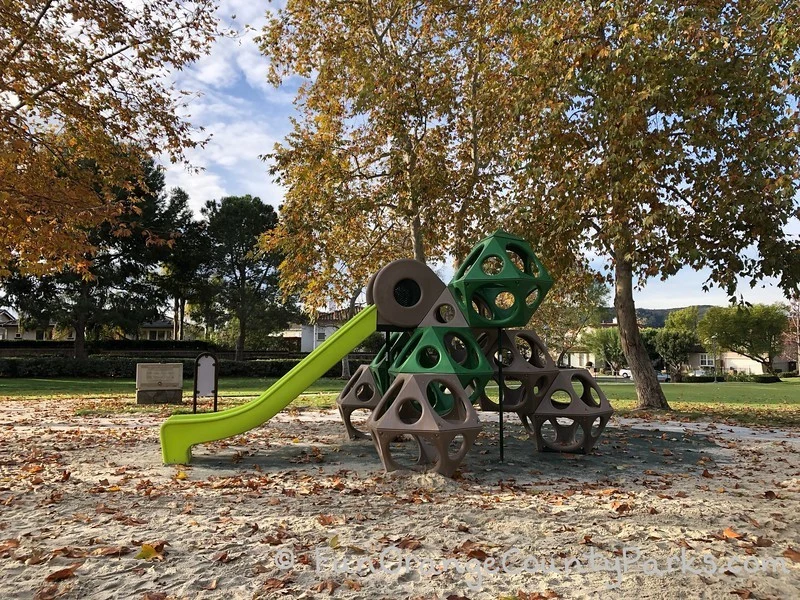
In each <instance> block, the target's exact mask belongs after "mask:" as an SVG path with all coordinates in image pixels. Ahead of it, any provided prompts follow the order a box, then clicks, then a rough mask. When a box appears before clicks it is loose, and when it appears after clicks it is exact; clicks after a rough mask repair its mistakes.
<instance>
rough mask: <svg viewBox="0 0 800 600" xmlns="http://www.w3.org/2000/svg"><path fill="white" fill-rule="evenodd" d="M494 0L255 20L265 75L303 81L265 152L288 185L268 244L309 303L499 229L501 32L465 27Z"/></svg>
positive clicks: (314, 8) (485, 14)
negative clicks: (275, 142) (290, 117)
mask: <svg viewBox="0 0 800 600" xmlns="http://www.w3.org/2000/svg"><path fill="white" fill-rule="evenodd" d="M502 6H503V4H502V3H496V2H488V1H485V0H482V1H480V2H474V3H467V4H463V5H462V6H455V5H452V4H451V3H440V2H431V3H420V2H412V1H410V0H397V1H386V2H374V1H372V0H355V1H353V2H339V3H319V2H315V1H313V0H300V1H297V2H292V3H289V4H288V5H287V6H286V7H285V8H283V9H281V10H279V11H277V13H276V14H275V15H274V16H273V17H272V18H271V20H270V22H269V23H268V25H267V26H266V27H265V29H264V33H263V35H262V36H261V38H260V43H261V49H262V51H263V52H264V54H265V55H266V56H267V57H268V58H269V61H270V79H271V81H272V82H273V83H276V84H278V83H280V82H281V81H282V79H283V78H285V77H287V76H292V75H300V76H301V77H305V78H308V81H307V83H306V84H305V85H303V86H302V87H301V88H300V92H299V94H298V98H297V104H298V106H299V108H300V117H299V118H298V119H297V120H296V121H295V122H294V130H293V131H292V133H291V134H290V135H289V136H288V137H287V138H286V140H285V141H284V142H283V143H282V144H280V145H279V146H277V147H276V149H275V152H274V153H273V154H272V155H271V156H270V157H271V158H272V159H273V160H274V161H275V167H274V169H273V173H274V174H276V175H277V176H278V178H279V181H280V182H281V183H282V184H283V185H284V186H285V187H286V188H287V195H286V203H285V205H284V206H283V207H282V209H281V221H282V222H281V225H280V227H279V228H277V229H276V236H275V239H273V240H272V243H273V244H276V243H277V244H280V247H282V248H283V249H284V250H287V252H286V259H285V262H284V264H283V265H282V272H283V273H284V274H285V278H284V282H285V285H286V286H288V289H291V290H293V291H298V292H299V293H300V294H301V298H302V300H303V302H304V304H305V305H306V306H308V307H310V308H311V310H313V309H316V308H317V307H319V306H324V305H325V304H326V302H327V301H328V300H329V299H332V300H334V301H335V302H337V303H339V304H343V303H345V302H347V301H348V300H349V299H350V297H351V295H352V293H353V289H354V288H355V287H357V286H359V285H360V286H363V285H364V284H365V283H366V282H367V280H368V278H369V276H370V275H371V274H372V273H374V272H375V271H376V270H377V269H379V268H380V267H382V266H383V265H384V264H386V263H387V262H389V261H390V260H393V259H396V258H402V257H413V258H416V259H417V260H421V261H426V260H428V261H436V260H442V259H444V257H445V256H446V255H447V253H448V252H449V253H450V255H452V256H454V257H456V260H459V258H460V257H462V256H464V255H465V253H466V251H467V250H468V249H469V247H470V246H471V245H472V243H473V242H474V241H476V240H477V239H479V238H480V237H482V236H483V235H485V234H487V233H489V232H491V231H494V229H496V223H494V222H492V221H493V220H492V219H491V218H490V217H491V204H492V202H493V199H495V198H497V197H499V195H500V194H502V193H503V185H504V183H503V182H504V181H505V180H506V179H507V175H508V174H507V172H505V171H504V168H503V166H502V165H503V162H504V159H503V156H504V153H505V152H506V143H505V131H506V129H507V128H508V127H509V126H512V125H513V124H512V122H511V121H510V120H507V119H504V118H503V116H504V115H508V114H511V112H512V104H513V102H512V100H513V99H512V98H511V97H510V96H508V95H507V94H504V93H503V92H504V90H505V89H506V87H507V86H506V84H507V80H508V70H509V69H510V68H511V65H510V64H509V63H508V61H505V60H503V56H502V55H501V54H499V53H498V50H499V49H500V48H502V46H503V40H502V39H499V38H498V37H495V38H493V39H491V40H490V39H489V38H488V37H487V36H486V35H484V34H478V32H477V31H472V30H473V29H474V28H476V27H477V28H478V29H481V30H482V29H483V28H484V25H485V23H484V22H483V21H486V20H492V21H495V20H498V21H499V20H502V17H503V15H502V14H501V13H497V12H496V11H495V12H492V10H491V9H497V8H499V7H502ZM501 106H503V110H501ZM320 224H324V225H322V226H320ZM529 237H530V236H529ZM532 241H535V240H532ZM268 247H275V246H268ZM289 249H291V252H289V251H288V250H289Z"/></svg>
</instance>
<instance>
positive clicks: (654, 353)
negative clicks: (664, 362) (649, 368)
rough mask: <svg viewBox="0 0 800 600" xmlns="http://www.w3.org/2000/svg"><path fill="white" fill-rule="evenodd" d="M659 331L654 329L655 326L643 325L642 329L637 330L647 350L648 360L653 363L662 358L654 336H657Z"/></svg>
mask: <svg viewBox="0 0 800 600" xmlns="http://www.w3.org/2000/svg"><path fill="white" fill-rule="evenodd" d="M659 331H660V330H659V329H656V328H655V327H645V328H644V329H640V330H639V333H640V334H641V336H642V343H643V344H644V347H645V349H646V350H647V356H648V357H649V358H650V362H652V363H653V364H654V365H655V363H657V362H658V361H659V360H660V359H661V358H663V357H662V355H661V353H660V352H659V351H658V348H657V347H656V338H657V337H658V332H659Z"/></svg>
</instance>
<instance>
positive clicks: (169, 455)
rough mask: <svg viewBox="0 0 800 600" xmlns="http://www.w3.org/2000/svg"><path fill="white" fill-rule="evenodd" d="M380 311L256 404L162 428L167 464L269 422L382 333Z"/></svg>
mask: <svg viewBox="0 0 800 600" xmlns="http://www.w3.org/2000/svg"><path fill="white" fill-rule="evenodd" d="M377 320H378V309H377V307H376V306H375V305H371V306H367V307H366V308H365V309H364V310H362V311H361V312H360V313H358V314H357V315H356V316H355V317H354V318H353V319H351V320H350V321H348V322H347V323H346V324H345V325H344V326H343V327H342V328H341V329H339V330H338V331H337V332H336V333H334V334H333V335H332V336H331V337H329V338H328V339H327V340H325V342H324V343H323V344H322V345H321V346H318V347H317V348H316V349H315V350H314V351H313V352H312V353H311V354H309V355H308V356H307V357H305V358H304V359H303V360H302V361H300V363H298V364H297V365H296V366H295V367H294V368H293V369H292V370H291V371H289V372H288V373H287V374H286V375H284V376H283V377H281V378H280V379H279V380H278V381H276V382H275V383H274V384H273V385H272V387H270V388H269V389H268V390H267V391H266V392H264V393H263V394H261V396H259V397H258V398H256V399H255V400H252V401H250V402H248V403H247V404H243V405H241V406H237V407H235V408H230V409H228V410H224V411H222V412H217V413H203V414H197V415H195V414H191V415H173V416H172V417H170V418H169V419H167V420H166V421H165V422H164V424H163V425H162V426H161V456H162V457H163V459H164V464H168V465H169V464H187V463H189V462H190V461H191V460H192V446H194V445H195V444H202V443H204V442H213V441H216V440H221V439H223V438H227V437H231V436H234V435H239V434H242V433H244V432H245V431H248V430H250V429H253V428H254V427H258V426H259V425H261V424H262V423H264V422H265V421H268V420H270V419H271V418H272V417H274V416H275V415H276V414H278V413H279V412H280V411H281V410H283V409H284V408H286V406H287V405H288V404H289V403H290V402H291V401H292V400H294V399H295V398H297V396H299V395H300V394H302V393H303V392H304V391H305V390H306V389H307V388H308V386H310V385H311V384H312V383H314V382H315V381H316V380H317V379H319V378H320V377H322V376H323V375H324V374H325V373H326V372H327V371H328V369H330V368H331V367H333V366H334V365H335V364H336V363H337V362H339V361H341V360H342V358H344V357H345V356H346V355H347V354H348V353H350V352H352V351H353V349H354V348H356V347H357V346H358V345H359V344H360V343H361V342H363V341H364V340H365V339H366V338H367V337H369V336H370V335H371V334H372V333H373V332H375V330H376V328H377Z"/></svg>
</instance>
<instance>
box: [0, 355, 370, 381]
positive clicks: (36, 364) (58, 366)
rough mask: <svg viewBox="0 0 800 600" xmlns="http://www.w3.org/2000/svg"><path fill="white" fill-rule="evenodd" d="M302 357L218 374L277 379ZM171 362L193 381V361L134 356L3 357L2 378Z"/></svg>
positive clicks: (117, 373) (92, 374) (223, 366)
mask: <svg viewBox="0 0 800 600" xmlns="http://www.w3.org/2000/svg"><path fill="white" fill-rule="evenodd" d="M300 360H302V359H299V358H286V359H269V360H252V361H246V362H237V361H233V360H221V361H220V364H219V375H220V376H222V377H268V378H277V377H282V376H283V375H285V374H286V373H287V372H289V370H291V369H292V368H293V367H294V366H295V365H297V363H299V362H300ZM153 362H172V363H176V362H179V363H183V376H184V378H186V379H191V378H192V377H193V376H194V360H193V359H189V358H184V359H166V360H163V361H159V360H153V359H138V358H132V357H124V356H118V357H113V356H109V357H91V358H89V359H87V360H77V359H74V358H65V357H61V356H41V357H38V356H37V357H12V358H2V357H0V377H44V378H47V377H84V378H87V379H92V378H99V377H122V378H134V377H136V363H153ZM368 362H369V361H366V360H356V361H350V368H351V371H355V369H357V368H358V367H359V366H360V365H361V364H365V363H368ZM341 373H342V367H341V363H336V364H335V365H334V366H333V367H331V368H330V369H329V370H328V372H327V373H325V375H324V377H339V376H341Z"/></svg>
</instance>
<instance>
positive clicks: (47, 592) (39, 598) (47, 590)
mask: <svg viewBox="0 0 800 600" xmlns="http://www.w3.org/2000/svg"><path fill="white" fill-rule="evenodd" d="M57 596H58V584H57V583H54V584H53V585H48V586H47V587H44V588H41V589H39V590H37V591H36V593H35V594H34V595H33V600H53V599H54V598H56V597H57Z"/></svg>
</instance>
